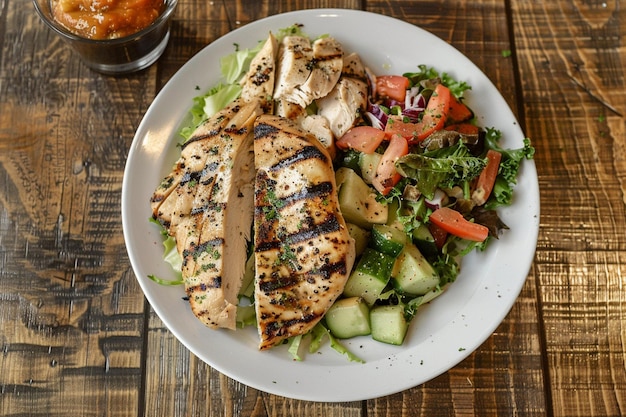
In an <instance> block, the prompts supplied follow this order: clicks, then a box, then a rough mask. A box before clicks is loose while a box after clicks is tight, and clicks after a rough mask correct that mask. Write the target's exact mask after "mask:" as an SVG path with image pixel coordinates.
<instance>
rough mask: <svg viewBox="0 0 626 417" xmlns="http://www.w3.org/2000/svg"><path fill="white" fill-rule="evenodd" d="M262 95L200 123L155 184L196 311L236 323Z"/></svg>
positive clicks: (219, 322) (156, 202)
mask: <svg viewBox="0 0 626 417" xmlns="http://www.w3.org/2000/svg"><path fill="white" fill-rule="evenodd" d="M260 114H262V109H261V105H260V101H259V100H253V101H251V102H245V101H244V100H242V99H238V100H236V101H235V102H233V103H232V104H231V105H230V106H228V107H227V108H226V109H224V110H222V111H221V112H219V113H217V114H216V115H215V116H213V117H212V118H210V119H209V120H208V121H206V122H205V123H204V124H202V125H201V126H200V127H198V128H197V129H196V131H195V132H194V134H193V135H192V137H191V138H190V139H189V140H188V141H187V142H186V143H185V144H184V145H183V149H182V152H181V157H180V159H179V160H178V161H177V162H176V164H175V165H174V169H173V170H172V173H171V174H170V175H168V176H167V177H166V178H165V179H164V181H163V182H162V184H161V185H160V186H159V188H158V189H157V190H156V191H155V193H154V195H153V197H152V200H151V204H152V210H153V217H154V218H155V219H157V220H159V221H160V222H161V223H162V224H163V225H164V226H165V227H166V228H167V230H168V232H169V234H170V235H172V236H174V237H175V238H176V243H177V249H178V252H179V253H180V255H181V257H182V261H183V265H182V275H183V279H184V281H185V290H186V292H187V295H188V297H189V303H190V305H191V309H192V311H193V313H194V314H195V315H196V316H197V317H198V318H199V319H200V320H201V321H202V322H203V323H204V324H206V325H207V326H209V327H212V328H219V327H224V328H229V329H234V328H235V319H236V308H237V304H238V298H237V294H238V292H239V289H240V287H241V282H242V277H243V273H244V266H245V261H246V249H247V242H248V241H249V240H250V230H251V227H252V219H253V205H254V190H253V183H254V161H253V157H254V154H253V126H254V121H255V120H256V118H257V117H258V116H259V115H260Z"/></svg>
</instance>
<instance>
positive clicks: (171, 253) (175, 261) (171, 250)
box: [148, 217, 184, 285]
mask: <svg viewBox="0 0 626 417" xmlns="http://www.w3.org/2000/svg"><path fill="white" fill-rule="evenodd" d="M149 221H150V222H151V223H154V224H156V225H157V226H159V228H160V230H161V235H162V236H163V260H164V261H165V262H167V263H168V264H170V266H171V267H172V271H173V272H174V274H175V275H176V279H174V280H167V279H162V278H158V277H156V276H155V275H149V276H148V278H150V279H151V280H153V281H154V282H156V283H158V284H162V285H180V284H183V282H184V281H183V274H182V272H181V270H182V266H183V260H182V258H181V257H180V254H179V253H178V251H177V250H176V239H174V237H173V236H170V235H169V234H168V233H167V230H165V228H164V227H163V225H162V224H161V223H159V222H158V221H156V220H155V219H154V218H152V217H150V219H149Z"/></svg>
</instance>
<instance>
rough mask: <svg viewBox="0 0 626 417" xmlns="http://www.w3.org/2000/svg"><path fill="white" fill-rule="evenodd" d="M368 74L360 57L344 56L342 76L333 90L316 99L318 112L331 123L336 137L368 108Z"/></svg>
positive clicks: (347, 128)
mask: <svg viewBox="0 0 626 417" xmlns="http://www.w3.org/2000/svg"><path fill="white" fill-rule="evenodd" d="M367 93H368V84H367V75H366V72H365V66H364V65H363V63H362V62H361V59H360V57H359V56H358V55H357V54H355V53H352V54H349V55H347V56H346V57H344V60H343V70H342V73H341V78H340V79H339V81H338V82H337V84H336V85H335V86H334V88H333V90H332V91H331V92H330V93H329V94H327V95H326V96H324V97H322V98H320V99H319V100H317V101H316V103H317V107H318V114H319V115H322V116H324V117H325V118H326V119H327V120H328V122H329V123H330V129H331V130H332V132H333V134H334V135H335V138H340V137H341V136H343V134H344V133H346V132H347V131H348V130H349V129H350V128H351V127H352V126H354V124H355V122H356V121H357V120H358V118H359V117H360V116H361V114H363V113H364V112H365V110H366V108H367Z"/></svg>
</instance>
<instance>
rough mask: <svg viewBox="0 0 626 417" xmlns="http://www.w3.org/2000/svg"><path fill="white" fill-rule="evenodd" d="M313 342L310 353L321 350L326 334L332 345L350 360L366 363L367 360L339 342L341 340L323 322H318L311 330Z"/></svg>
mask: <svg viewBox="0 0 626 417" xmlns="http://www.w3.org/2000/svg"><path fill="white" fill-rule="evenodd" d="M310 333H311V336H312V340H311V344H310V345H309V353H315V352H317V351H318V350H319V348H320V346H321V345H322V342H323V340H324V338H325V337H326V336H328V339H329V340H330V347H331V348H333V349H334V350H335V351H337V352H338V353H340V354H342V355H345V356H346V357H347V358H348V360H349V361H350V362H358V363H365V361H364V360H363V359H361V358H359V357H358V356H356V355H355V354H354V353H352V352H350V351H349V350H348V349H347V348H346V347H345V346H344V345H342V344H341V343H339V341H338V340H337V339H336V338H335V337H334V336H333V335H332V334H331V333H330V331H329V330H328V329H327V328H326V326H324V325H323V324H322V323H318V324H316V325H315V327H313V329H312V330H311V332H310Z"/></svg>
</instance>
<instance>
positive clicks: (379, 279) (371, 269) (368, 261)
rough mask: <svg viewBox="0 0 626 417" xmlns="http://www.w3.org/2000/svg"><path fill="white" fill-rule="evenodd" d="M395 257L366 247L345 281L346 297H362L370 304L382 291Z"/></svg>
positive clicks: (389, 275)
mask: <svg viewBox="0 0 626 417" xmlns="http://www.w3.org/2000/svg"><path fill="white" fill-rule="evenodd" d="M394 261H395V259H394V258H393V257H392V256H389V255H385V254H384V253H382V252H378V251H377V250H374V249H372V248H366V249H365V251H364V252H363V255H362V256H361V259H360V260H359V263H358V264H357V266H356V268H354V270H353V271H352V274H350V278H348V281H347V282H346V286H345V288H344V290H343V294H344V295H345V296H346V297H362V298H363V299H364V300H365V301H366V302H367V304H369V305H370V306H371V305H373V304H374V302H376V300H377V299H378V297H379V296H380V294H381V293H382V292H383V290H384V289H385V287H386V286H387V283H388V282H389V279H390V277H391V271H392V269H393V266H394Z"/></svg>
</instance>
